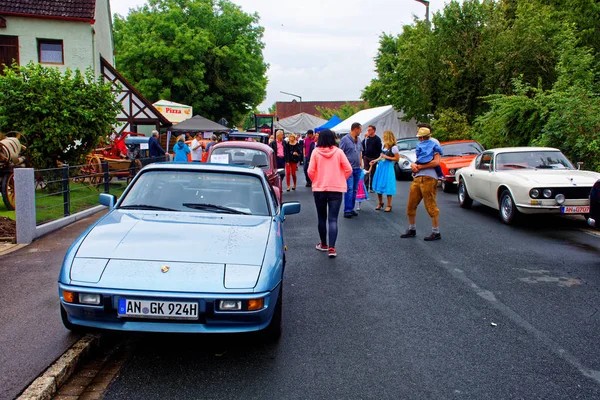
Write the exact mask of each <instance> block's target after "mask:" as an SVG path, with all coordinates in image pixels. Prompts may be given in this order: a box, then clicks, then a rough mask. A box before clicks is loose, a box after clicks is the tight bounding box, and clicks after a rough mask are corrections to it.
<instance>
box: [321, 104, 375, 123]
mask: <svg viewBox="0 0 600 400" xmlns="http://www.w3.org/2000/svg"><path fill="white" fill-rule="evenodd" d="M316 108H317V111H318V112H319V114H320V115H321V118H323V119H326V120H330V119H331V117H333V116H334V115H337V116H338V117H340V118H341V119H342V120H344V119H346V118H350V117H351V116H353V115H354V114H356V113H357V112H359V111H360V110H364V109H365V108H367V105H366V104H361V105H358V106H353V105H352V104H350V103H346V104H344V105H342V106H341V107H340V108H338V109H333V108H327V107H319V106H317V107H316Z"/></svg>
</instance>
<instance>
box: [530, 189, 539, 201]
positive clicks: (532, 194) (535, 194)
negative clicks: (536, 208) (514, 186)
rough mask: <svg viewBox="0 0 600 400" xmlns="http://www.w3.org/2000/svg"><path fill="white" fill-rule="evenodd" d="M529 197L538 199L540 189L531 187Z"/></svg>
mask: <svg viewBox="0 0 600 400" xmlns="http://www.w3.org/2000/svg"><path fill="white" fill-rule="evenodd" d="M529 197H531V198H533V199H537V198H538V197H540V191H539V190H538V189H531V190H530V191H529Z"/></svg>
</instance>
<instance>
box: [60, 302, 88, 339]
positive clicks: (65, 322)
mask: <svg viewBox="0 0 600 400" xmlns="http://www.w3.org/2000/svg"><path fill="white" fill-rule="evenodd" d="M59 307H60V319H61V320H62V323H63V325H64V326H65V328H67V329H68V330H70V331H71V332H75V333H85V329H84V328H83V327H81V326H79V325H73V324H72V323H71V321H69V318H68V316H67V311H66V310H65V308H64V307H63V306H62V304H61V305H59Z"/></svg>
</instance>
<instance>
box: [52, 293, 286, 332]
mask: <svg viewBox="0 0 600 400" xmlns="http://www.w3.org/2000/svg"><path fill="white" fill-rule="evenodd" d="M58 287H59V296H60V303H61V306H62V307H63V308H64V309H65V311H66V313H67V318H68V320H69V322H70V323H71V324H73V325H77V326H82V327H88V328H97V329H107V330H114V331H135V332H163V333H238V332H252V331H258V330H261V329H264V328H266V327H267V326H268V325H269V323H270V322H271V319H272V318H273V312H274V309H275V304H276V303H277V298H278V296H279V293H280V287H281V283H279V284H278V285H277V286H276V287H275V288H274V289H273V290H271V291H270V292H264V293H252V294H230V293H227V294H214V293H213V294H204V293H174V292H164V293H159V292H151V291H137V290H110V289H95V288H87V287H80V286H72V285H65V284H62V283H59V285H58ZM63 290H67V291H71V292H76V293H99V294H101V295H102V303H101V304H100V305H98V306H92V305H84V304H72V303H67V302H65V301H64V298H63V297H62V293H63ZM119 298H129V299H141V300H157V301H184V302H198V311H199V312H198V314H199V316H198V319H197V320H164V319H163V320H158V319H140V318H129V317H127V318H125V317H120V316H118V315H117V307H118V301H119ZM257 298H263V299H264V307H263V308H262V309H260V310H257V311H227V312H225V311H217V308H216V304H217V301H218V300H248V299H257Z"/></svg>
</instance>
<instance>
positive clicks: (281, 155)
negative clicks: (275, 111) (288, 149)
mask: <svg viewBox="0 0 600 400" xmlns="http://www.w3.org/2000/svg"><path fill="white" fill-rule="evenodd" d="M285 145H286V143H285V142H284V140H283V131H282V130H281V129H280V130H278V131H277V132H276V133H275V140H273V141H272V142H271V148H272V149H273V151H274V152H275V156H276V157H277V169H280V168H285Z"/></svg>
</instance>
